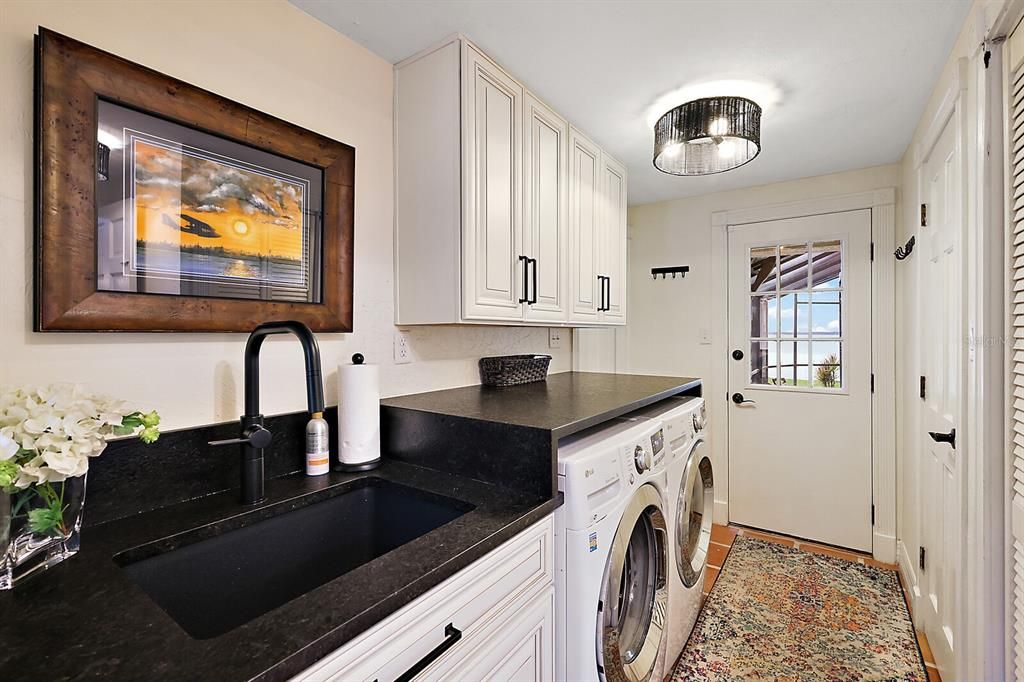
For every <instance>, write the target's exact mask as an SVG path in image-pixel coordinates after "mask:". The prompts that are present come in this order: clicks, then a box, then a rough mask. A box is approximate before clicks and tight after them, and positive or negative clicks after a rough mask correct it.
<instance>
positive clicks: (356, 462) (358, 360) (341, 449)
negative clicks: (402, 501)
mask: <svg viewBox="0 0 1024 682" xmlns="http://www.w3.org/2000/svg"><path fill="white" fill-rule="evenodd" d="M365 362H366V358H365V357H364V356H363V354H362V353H353V355H352V364H353V365H356V366H366V367H367V369H369V367H370V366H368V365H365ZM339 370H340V368H339ZM378 395H379V394H378ZM338 398H339V400H338V454H337V457H338V461H337V463H336V464H335V466H334V470H335V471H341V472H345V473H355V472H359V471H369V470H371V469H376V468H377V467H379V466H380V463H381V457H380V443H379V435H378V437H377V438H378V440H377V444H376V450H377V452H376V453H375V454H376V456H375V457H373V458H372V459H366V458H365V456H364V457H359V456H356V457H355V458H354V459H352V458H351V455H349V456H346V453H345V446H344V444H343V439H344V437H345V434H344V433H342V428H341V423H342V410H344V409H345V406H344V404H343V402H344V400H345V396H344V394H340V395H339V396H338ZM378 415H379V407H378ZM378 419H379V416H378ZM377 428H378V430H379V428H380V427H379V423H378V427H377ZM378 433H379V431H378Z"/></svg>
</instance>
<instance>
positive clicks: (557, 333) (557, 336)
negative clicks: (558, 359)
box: [548, 327, 565, 348]
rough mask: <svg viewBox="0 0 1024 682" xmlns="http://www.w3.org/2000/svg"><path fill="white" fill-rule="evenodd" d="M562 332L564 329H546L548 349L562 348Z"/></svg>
mask: <svg viewBox="0 0 1024 682" xmlns="http://www.w3.org/2000/svg"><path fill="white" fill-rule="evenodd" d="M564 331H565V330H564V329H558V328H557V327H551V328H549V329H548V348H561V347H562V332H564Z"/></svg>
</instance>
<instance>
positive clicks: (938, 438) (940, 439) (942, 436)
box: [928, 429, 956, 450]
mask: <svg viewBox="0 0 1024 682" xmlns="http://www.w3.org/2000/svg"><path fill="white" fill-rule="evenodd" d="M928 435H929V436H931V437H932V440H933V441H935V442H936V443H949V447H951V448H953V449H954V450H956V429H950V430H949V433H936V432H935V431H929V432H928Z"/></svg>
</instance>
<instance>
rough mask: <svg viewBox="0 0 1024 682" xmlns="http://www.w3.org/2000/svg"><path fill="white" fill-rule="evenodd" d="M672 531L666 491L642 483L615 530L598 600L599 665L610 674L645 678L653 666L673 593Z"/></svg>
mask: <svg viewBox="0 0 1024 682" xmlns="http://www.w3.org/2000/svg"><path fill="white" fill-rule="evenodd" d="M667 540H668V531H667V527H666V523H665V516H664V513H663V512H662V506H661V496H660V495H659V493H658V491H657V490H656V489H655V488H654V486H652V485H650V484H645V485H643V486H641V487H640V488H639V489H638V490H637V492H636V494H635V495H634V496H633V499H632V500H630V503H629V504H628V505H627V508H626V510H625V512H624V513H623V516H622V520H621V521H620V522H619V527H618V529H617V530H616V532H615V539H614V540H613V541H612V546H611V550H610V552H609V556H608V564H607V565H606V566H605V575H604V583H603V588H602V594H601V603H600V605H599V607H598V608H599V610H600V612H601V613H600V618H599V620H598V646H597V650H598V651H597V653H598V671H599V673H601V675H602V679H606V680H644V679H647V677H648V676H649V675H650V673H651V671H652V669H653V668H654V664H655V660H656V659H657V656H658V650H659V648H660V646H661V638H662V633H663V632H664V629H665V622H664V617H665V607H666V601H667V599H668V590H667V587H666V577H667V568H668V561H667V556H668V552H667V549H668V545H667Z"/></svg>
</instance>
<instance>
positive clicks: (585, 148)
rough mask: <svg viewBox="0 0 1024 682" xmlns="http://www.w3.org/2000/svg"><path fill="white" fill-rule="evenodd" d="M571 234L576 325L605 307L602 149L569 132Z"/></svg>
mask: <svg viewBox="0 0 1024 682" xmlns="http://www.w3.org/2000/svg"><path fill="white" fill-rule="evenodd" d="M569 163H570V168H569V231H570V234H571V235H572V237H571V239H572V247H571V252H572V256H571V258H572V275H571V279H572V313H571V315H570V319H571V321H573V322H583V323H593V322H597V320H598V318H599V316H600V314H601V308H602V302H603V301H602V291H603V282H604V280H603V279H602V278H603V274H602V273H601V272H600V266H601V254H602V251H603V249H602V248H601V243H600V242H601V239H602V237H603V234H602V232H601V222H600V221H601V201H600V195H599V186H600V182H601V150H600V149H599V148H598V146H597V145H595V144H594V143H593V142H591V141H590V140H588V139H587V138H586V137H585V136H584V135H583V134H582V133H581V132H580V131H578V130H576V129H575V128H570V130H569Z"/></svg>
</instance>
